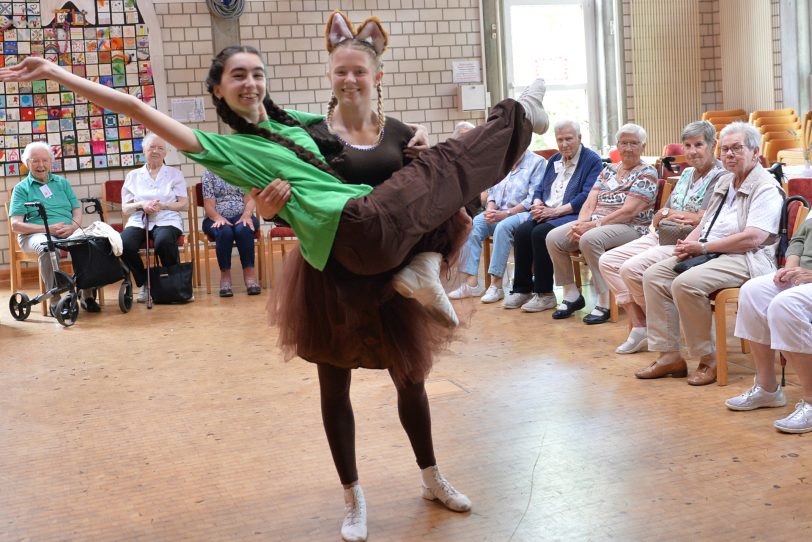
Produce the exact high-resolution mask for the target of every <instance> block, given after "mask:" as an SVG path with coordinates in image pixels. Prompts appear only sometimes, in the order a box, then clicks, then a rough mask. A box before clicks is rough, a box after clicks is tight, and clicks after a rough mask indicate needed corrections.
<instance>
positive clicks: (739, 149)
mask: <svg viewBox="0 0 812 542" xmlns="http://www.w3.org/2000/svg"><path fill="white" fill-rule="evenodd" d="M746 148H747V147H746V146H745V145H741V144H739V143H737V144H735V145H733V146H730V147H728V146H724V147H721V148H720V149H719V150H720V151H721V153H722V154H727V153H729V152H732V153H733V154H735V155H736V156H740V155H741V154H744V149H746Z"/></svg>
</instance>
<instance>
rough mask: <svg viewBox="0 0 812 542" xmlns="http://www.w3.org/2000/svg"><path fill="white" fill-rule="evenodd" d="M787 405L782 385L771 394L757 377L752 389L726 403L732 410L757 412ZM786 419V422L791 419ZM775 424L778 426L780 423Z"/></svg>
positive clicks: (811, 427)
mask: <svg viewBox="0 0 812 542" xmlns="http://www.w3.org/2000/svg"><path fill="white" fill-rule="evenodd" d="M786 404H787V398H786V397H784V391H783V390H782V389H781V384H779V385H778V389H776V390H775V391H774V392H772V393H770V392H769V391H767V390H765V389H764V388H762V387H761V386H759V385H758V382H756V379H755V377H753V387H752V388H750V389H749V390H747V391H746V392H744V393H742V394H741V395H739V396H737V397H731V398H730V399H728V400H727V401H725V406H726V407H727V408H729V409H730V410H755V409H757V408H764V407H782V406H784V405H786ZM790 417H792V416H790ZM784 419H785V420H786V419H789V418H784ZM779 421H783V420H779ZM775 423H776V424H777V423H778V422H775ZM776 427H778V425H776ZM810 429H812V426H810Z"/></svg>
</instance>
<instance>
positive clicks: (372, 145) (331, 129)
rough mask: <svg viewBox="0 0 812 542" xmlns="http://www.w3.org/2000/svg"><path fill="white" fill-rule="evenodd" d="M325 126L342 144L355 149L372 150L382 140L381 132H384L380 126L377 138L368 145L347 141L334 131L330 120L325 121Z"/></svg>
mask: <svg viewBox="0 0 812 542" xmlns="http://www.w3.org/2000/svg"><path fill="white" fill-rule="evenodd" d="M327 127H328V128H329V129H330V133H331V134H333V135H334V136H336V138H337V139H338V140H339V141H341V144H342V145H344V146H345V147H350V148H352V149H355V150H357V151H374V150H375V149H376V148H378V145H380V144H381V141H383V133H384V128H383V127H381V131H380V133H379V134H378V139H377V140H376V141H375V143H372V144H369V145H358V144H356V143H350V142H349V141H347V140H346V139H344V138H343V137H341V136H340V135H338V132H336V131H335V130H334V129H333V123H332V121H330V122H327Z"/></svg>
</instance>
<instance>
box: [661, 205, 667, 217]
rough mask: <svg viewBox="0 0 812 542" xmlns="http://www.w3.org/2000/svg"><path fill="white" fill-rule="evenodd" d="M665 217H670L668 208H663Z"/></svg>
mask: <svg viewBox="0 0 812 542" xmlns="http://www.w3.org/2000/svg"><path fill="white" fill-rule="evenodd" d="M662 214H663V216H668V207H663V213H662Z"/></svg>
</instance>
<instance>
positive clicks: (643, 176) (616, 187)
mask: <svg viewBox="0 0 812 542" xmlns="http://www.w3.org/2000/svg"><path fill="white" fill-rule="evenodd" d="M620 166H621V164H608V165H607V166H606V167H604V168H603V171H601V173H600V175H598V180H596V181H595V186H593V187H592V190H597V191H598V202H597V205H596V207H595V210H594V211H593V213H592V219H593V220H595V219H600V218H603V217H605V216H608V215H610V214H612V213H614V212H615V211H617V210H618V209H620V208H621V207H623V204H624V203H626V198H627V197H632V198H640V199H642V200H644V201H645V202H646V203H648V206H647V207H646V208H645V209H643V211H641V212H640V213H638V214H637V215H636V216H634V218H632V219H631V221H630V222H629V225H630V226H631V227H633V228H634V229H635V230H637V231H638V232H639V233H640V235H645V234H646V233H647V232H648V227H649V225H650V224H651V219H652V217H653V216H654V203H655V200H656V199H657V171H656V170H655V169H654V168H653V167H651V166H649V165H648V164H644V163H642V162H641V163H639V164H638V165H636V166H635V167H634V169H632V170H631V171H629V172H628V173H627V174H626V177H625V178H624V179H623V180H622V181H621V180H619V179H618V175H617V170H618V168H619V167H620Z"/></svg>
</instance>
